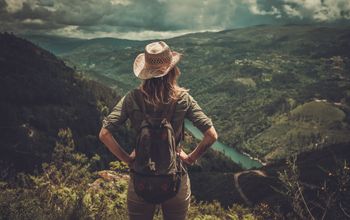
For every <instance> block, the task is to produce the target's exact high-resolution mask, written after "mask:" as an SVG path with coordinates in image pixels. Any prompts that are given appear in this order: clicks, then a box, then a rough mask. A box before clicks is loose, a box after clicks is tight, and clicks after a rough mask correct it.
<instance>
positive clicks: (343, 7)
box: [0, 0, 350, 38]
mask: <svg viewBox="0 0 350 220" xmlns="http://www.w3.org/2000/svg"><path fill="white" fill-rule="evenodd" d="M0 19H1V21H0V22H1V26H0V30H1V31H14V32H24V33H26V32H27V33H28V32H32V33H52V34H60V35H74V36H79V35H82V36H89V37H93V36H94V34H95V35H106V34H107V35H108V34H114V35H115V36H118V34H119V35H123V36H125V37H128V35H127V33H133V34H134V35H135V36H134V37H136V38H138V37H137V33H139V35H140V37H139V38H143V36H142V34H144V33H146V35H147V36H148V37H152V34H153V35H154V36H168V35H167V34H170V35H171V33H182V32H184V33H185V32H195V31H201V30H220V29H229V28H235V27H243V26H249V25H255V24H284V23H291V22H293V23H310V22H316V23H318V22H336V21H339V20H343V21H344V20H345V21H349V19H350V1H349V0H241V1H240V0H191V1H189V0H177V1H175V0H84V1H82V0H0ZM146 35H145V36H146ZM170 35H169V36H170Z"/></svg>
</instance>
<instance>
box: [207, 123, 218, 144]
mask: <svg viewBox="0 0 350 220" xmlns="http://www.w3.org/2000/svg"><path fill="white" fill-rule="evenodd" d="M205 133H206V135H207V136H208V137H209V138H210V139H212V140H213V141H216V140H217V139H218V133H217V132H216V130H215V128H214V126H212V127H211V128H209V129H208V130H207V132H205Z"/></svg>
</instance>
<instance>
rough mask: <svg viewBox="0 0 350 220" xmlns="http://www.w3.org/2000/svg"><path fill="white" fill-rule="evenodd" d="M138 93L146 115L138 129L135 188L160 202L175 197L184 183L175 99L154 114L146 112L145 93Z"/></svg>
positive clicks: (139, 193) (147, 197) (134, 171)
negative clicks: (175, 121) (176, 134)
mask: <svg viewBox="0 0 350 220" xmlns="http://www.w3.org/2000/svg"><path fill="white" fill-rule="evenodd" d="M136 96H137V97H138V98H137V99H136V103H137V104H138V106H139V107H140V109H141V111H142V112H143V116H144V118H143V120H142V122H141V126H140V128H139V130H138V133H137V141H136V149H135V150H136V157H135V161H134V163H133V166H132V167H133V168H132V176H133V181H134V182H133V183H134V189H135V192H136V194H137V195H138V196H140V197H142V198H143V199H144V200H145V201H147V202H150V203H154V204H159V203H162V202H164V201H166V200H168V199H170V198H172V197H174V196H175V195H176V194H177V192H178V190H179V187H180V183H181V165H180V163H181V161H180V159H179V158H178V156H177V154H176V152H177V147H176V142H175V133H174V130H173V127H172V125H171V119H172V116H173V115H174V111H175V107H176V101H174V102H173V103H171V104H169V105H167V107H166V109H165V110H164V111H163V113H162V115H161V116H160V117H152V116H151V115H149V114H147V112H146V107H145V102H144V99H143V97H142V94H141V93H138V94H137V95H136Z"/></svg>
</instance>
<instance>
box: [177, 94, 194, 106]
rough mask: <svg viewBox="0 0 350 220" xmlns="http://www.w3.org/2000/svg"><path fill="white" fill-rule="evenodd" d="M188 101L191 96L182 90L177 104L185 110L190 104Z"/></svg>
mask: <svg viewBox="0 0 350 220" xmlns="http://www.w3.org/2000/svg"><path fill="white" fill-rule="evenodd" d="M190 100H191V95H190V93H189V92H188V90H182V91H180V94H179V98H178V100H177V104H178V105H180V106H182V107H184V108H187V107H188V106H189V104H190Z"/></svg>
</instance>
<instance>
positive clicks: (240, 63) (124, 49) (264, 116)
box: [37, 25, 350, 162]
mask: <svg viewBox="0 0 350 220" xmlns="http://www.w3.org/2000/svg"><path fill="white" fill-rule="evenodd" d="M349 39H350V29H349V28H348V27H319V26H311V25H310V26H297V25H288V26H274V27H269V26H257V27H250V28H242V29H235V30H226V31H221V32H214V33H213V32H205V33H195V34H188V35H184V36H180V37H176V38H172V39H168V40H166V42H167V43H168V44H169V45H170V46H171V48H173V49H174V50H176V51H179V52H181V53H183V54H184V56H183V59H182V61H181V62H180V64H179V66H180V68H181V70H182V75H181V77H180V84H181V85H183V86H185V87H187V88H189V89H191V93H192V94H193V96H194V97H196V99H197V100H198V102H199V104H200V105H201V106H202V107H203V109H204V110H205V112H207V113H208V115H209V116H211V117H212V119H213V121H214V124H215V127H216V128H217V130H218V132H219V134H220V135H219V136H220V140H221V141H222V142H224V143H226V144H229V145H231V146H232V147H235V148H237V149H239V150H241V151H245V152H248V153H249V154H251V155H252V156H254V157H259V158H260V159H262V160H264V161H267V162H271V161H275V160H278V159H281V158H285V157H286V156H287V155H290V154H293V153H300V152H304V151H309V150H313V149H317V148H322V147H325V146H328V145H330V144H337V143H348V142H349V141H350V137H349V136H348V135H347V134H348V133H349V132H350V127H349V123H350V117H349V106H350V94H349V92H347V91H348V90H349V89H350V75H349V73H350V52H349V51H350V41H349ZM84 41H85V40H84ZM103 41H104V40H103V39H96V40H95V42H94V41H90V43H86V44H84V46H80V47H74V48H71V49H70V50H69V52H67V53H65V54H64V55H62V56H61V57H62V59H64V60H65V61H66V62H67V63H69V65H71V66H75V67H76V68H77V69H78V70H79V71H81V72H82V74H84V75H87V76H89V77H91V78H93V79H95V80H98V81H100V82H102V83H105V84H106V85H108V86H110V87H112V88H115V89H116V90H117V91H118V92H120V93H121V94H123V93H125V92H126V91H128V90H129V89H131V88H133V87H135V86H136V85H138V84H139V81H138V80H135V78H134V75H133V74H132V63H133V60H134V58H135V57H136V55H137V54H138V53H140V52H142V51H143V47H144V45H146V44H147V43H148V41H143V42H142V41H135V42H134V43H133V42H132V41H129V42H128V44H127V45H124V46H121V45H122V44H118V42H120V40H119V39H114V40H113V39H108V41H107V40H106V43H105V44H102V43H101V42H103ZM37 42H39V40H37ZM97 42H98V43H97ZM108 42H109V43H108ZM110 42H114V43H113V44H112V43H110ZM54 45H55V43H54V42H52V43H51V44H50V45H48V48H50V47H54ZM319 102H321V103H319ZM309 112H312V114H311V115H314V114H315V115H316V116H315V117H313V116H310V113H309ZM333 117H334V118H333Z"/></svg>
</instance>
